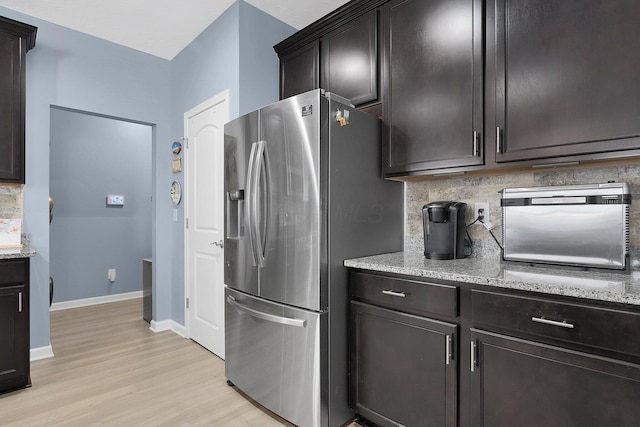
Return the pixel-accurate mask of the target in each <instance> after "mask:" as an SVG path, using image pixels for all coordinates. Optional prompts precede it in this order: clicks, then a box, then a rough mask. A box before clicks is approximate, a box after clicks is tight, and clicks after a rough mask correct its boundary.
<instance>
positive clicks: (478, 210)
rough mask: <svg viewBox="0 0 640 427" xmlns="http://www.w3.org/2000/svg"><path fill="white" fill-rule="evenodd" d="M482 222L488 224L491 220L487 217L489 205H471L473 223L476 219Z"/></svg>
mask: <svg viewBox="0 0 640 427" xmlns="http://www.w3.org/2000/svg"><path fill="white" fill-rule="evenodd" d="M478 217H480V220H481V221H482V222H490V221H491V218H490V216H489V203H476V204H474V205H473V221H475V220H476V219H478Z"/></svg>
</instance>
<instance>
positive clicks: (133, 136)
mask: <svg viewBox="0 0 640 427" xmlns="http://www.w3.org/2000/svg"><path fill="white" fill-rule="evenodd" d="M151 131H152V128H151V126H149V125H143V124H139V123H132V122H127V121H123V120H117V119H113V118H107V117H101V116H96V115H90V114H83V113H80V112H76V111H68V110H63V109H58V108H52V109H51V134H50V138H51V144H50V162H49V164H50V171H49V177H50V181H49V185H50V190H51V191H50V193H51V197H53V199H54V200H55V206H54V221H53V222H52V223H51V226H50V233H49V238H50V242H49V243H50V261H51V263H50V271H51V276H52V277H53V278H54V280H55V292H54V296H53V301H54V302H60V301H72V300H77V299H83V298H91V297H100V296H106V295H113V294H119V293H126V292H134V291H142V259H143V258H149V257H151V226H152V223H151V212H152V209H151V208H152V206H151V147H152V144H151V143H152V140H151V138H152V132H151ZM107 194H121V195H124V196H125V204H124V206H117V207H113V206H107V205H106V203H105V197H106V195H107ZM87 248H91V250H90V251H88V250H86V249H87ZM110 268H114V269H116V281H115V282H110V281H109V280H108V279H107V270H108V269H110ZM141 316H142V314H141Z"/></svg>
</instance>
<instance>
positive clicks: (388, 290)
mask: <svg viewBox="0 0 640 427" xmlns="http://www.w3.org/2000/svg"><path fill="white" fill-rule="evenodd" d="M351 297H352V298H355V299H359V300H363V301H367V302H370V303H372V304H376V305H379V306H383V307H388V308H395V309H398V310H401V311H404V312H407V313H416V314H440V315H443V316H450V317H456V316H457V315H458V287H457V286H449V285H440V284H435V283H425V282H418V281H413V280H407V279H399V278H395V277H386V276H378V275H375V274H367V273H356V272H352V273H351Z"/></svg>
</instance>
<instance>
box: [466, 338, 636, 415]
mask: <svg viewBox="0 0 640 427" xmlns="http://www.w3.org/2000/svg"><path fill="white" fill-rule="evenodd" d="M471 339H472V343H473V344H472V346H473V345H475V349H473V350H471V351H472V353H473V352H475V356H476V357H475V361H476V363H475V364H474V368H473V372H472V373H471V388H472V393H473V399H472V401H473V404H474V406H475V408H474V411H475V416H474V417H472V418H473V419H475V420H477V425H478V426H484V427H513V426H518V427H539V426H545V427H605V426H616V427H624V426H627V427H631V426H638V425H639V424H638V423H639V422H640V421H639V420H640V404H638V402H640V365H636V364H633V363H629V362H623V361H620V360H616V359H611V358H606V357H601V356H594V355H591V354H588V353H585V352H580V351H573V350H568V349H564V348H561V347H555V346H550V345H545V344H541V343H538V342H534V341H529V340H524V339H518V338H513V337H509V336H506V335H500V334H495V333H491V332H485V331H481V330H476V329H472V332H471ZM472 363H473V362H472Z"/></svg>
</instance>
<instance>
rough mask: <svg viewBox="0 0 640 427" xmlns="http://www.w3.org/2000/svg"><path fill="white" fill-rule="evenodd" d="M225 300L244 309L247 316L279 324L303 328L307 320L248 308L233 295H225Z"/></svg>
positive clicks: (239, 308)
mask: <svg viewBox="0 0 640 427" xmlns="http://www.w3.org/2000/svg"><path fill="white" fill-rule="evenodd" d="M227 302H228V303H229V304H230V305H232V306H233V307H235V308H237V309H238V310H241V311H244V312H245V313H247V314H248V315H249V316H253V317H255V318H257V319H262V320H266V321H268V322H273V323H279V324H281V325H288V326H296V327H299V328H304V327H306V326H307V321H306V320H304V319H295V318H290V317H282V316H276V315H274V314H269V313H263V312H262V311H258V310H254V309H253V308H249V307H247V306H246V305H243V304H240V303H239V302H238V301H236V299H235V298H234V297H232V296H231V295H228V296H227Z"/></svg>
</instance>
